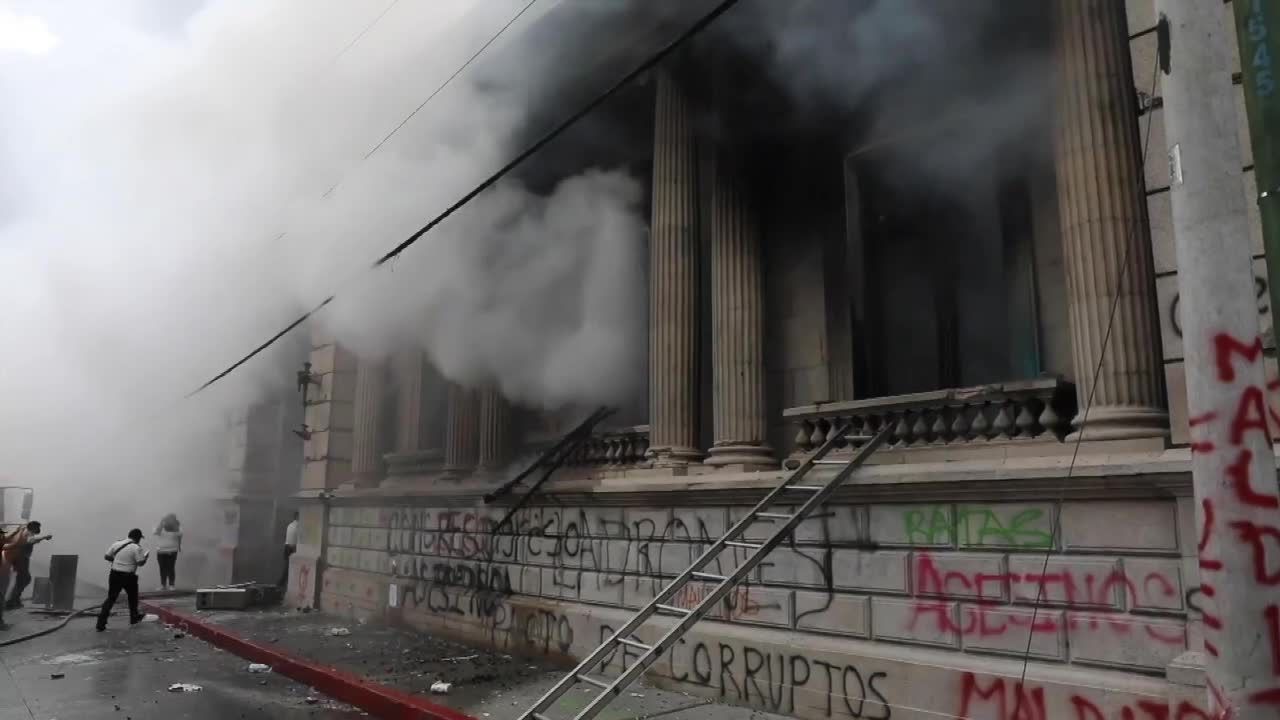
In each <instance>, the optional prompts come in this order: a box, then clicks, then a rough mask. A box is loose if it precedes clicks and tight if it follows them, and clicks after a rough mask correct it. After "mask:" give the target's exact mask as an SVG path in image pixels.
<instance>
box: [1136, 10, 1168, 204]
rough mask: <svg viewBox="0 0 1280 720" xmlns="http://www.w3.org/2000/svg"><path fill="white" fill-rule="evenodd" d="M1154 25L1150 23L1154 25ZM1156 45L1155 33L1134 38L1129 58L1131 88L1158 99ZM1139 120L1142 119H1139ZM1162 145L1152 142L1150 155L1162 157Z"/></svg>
mask: <svg viewBox="0 0 1280 720" xmlns="http://www.w3.org/2000/svg"><path fill="white" fill-rule="evenodd" d="M1154 24H1155V23H1152V25H1154ZM1156 45H1157V38H1156V34H1155V33H1147V34H1145V35H1142V36H1140V37H1136V38H1134V39H1132V40H1130V41H1129V56H1130V58H1131V59H1132V60H1133V62H1132V67H1133V87H1134V88H1135V89H1136V90H1137V91H1138V92H1143V93H1147V94H1148V95H1154V96H1155V97H1160V96H1161V95H1163V94H1164V93H1163V92H1162V91H1161V89H1160V83H1161V81H1162V80H1163V78H1162V77H1161V75H1163V73H1161V72H1159V71H1157V70H1156ZM1152 79H1154V80H1155V91H1154V92H1153V91H1152V89H1151V88H1152V85H1151V81H1152ZM1139 119H1140V120H1141V119H1142V118H1139ZM1138 127H1140V128H1142V130H1143V131H1144V137H1145V130H1146V123H1145V122H1142V123H1139V125H1138ZM1164 148H1165V146H1164V145H1156V144H1154V140H1153V141H1152V149H1151V152H1150V154H1152V155H1164ZM1168 184H1169V182H1168V175H1167V174H1166V175H1165V185H1168Z"/></svg>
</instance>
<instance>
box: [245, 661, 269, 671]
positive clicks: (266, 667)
mask: <svg viewBox="0 0 1280 720" xmlns="http://www.w3.org/2000/svg"><path fill="white" fill-rule="evenodd" d="M249 672H251V673H269V672H271V666H270V665H263V664H262V663H250V664H249Z"/></svg>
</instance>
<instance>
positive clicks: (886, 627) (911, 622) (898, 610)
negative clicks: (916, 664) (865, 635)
mask: <svg viewBox="0 0 1280 720" xmlns="http://www.w3.org/2000/svg"><path fill="white" fill-rule="evenodd" d="M959 610H960V605H959V603H955V602H949V601H945V600H936V601H935V600H899V599H894V598H884V597H873V598H871V634H872V636H873V637H874V638H875V639H876V640H896V641H899V642H907V643H919V644H922V645H936V646H939V647H947V648H959V647H960V632H959V630H960V624H959V618H958V615H959Z"/></svg>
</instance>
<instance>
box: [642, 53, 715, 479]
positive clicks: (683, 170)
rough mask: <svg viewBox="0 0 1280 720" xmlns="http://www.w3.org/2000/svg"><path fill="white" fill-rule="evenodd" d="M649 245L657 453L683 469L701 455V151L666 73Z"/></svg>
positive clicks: (660, 92) (681, 97)
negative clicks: (699, 332) (699, 214)
mask: <svg viewBox="0 0 1280 720" xmlns="http://www.w3.org/2000/svg"><path fill="white" fill-rule="evenodd" d="M655 105H656V107H655V111H654V137H653V217H652V223H651V224H652V227H653V230H652V233H651V235H650V239H649V427H650V430H649V433H650V449H649V454H650V455H651V456H652V457H653V458H654V462H655V464H657V465H683V464H687V463H689V462H691V461H697V460H698V459H700V458H701V457H702V453H701V451H700V450H699V449H698V392H697V389H698V233H697V226H698V182H697V147H696V145H695V143H694V134H693V123H692V118H691V117H690V110H689V103H688V99H687V97H686V95H685V93H684V90H683V88H682V87H681V86H680V84H679V83H678V82H677V80H676V78H674V77H672V75H671V73H670V72H669V71H664V72H661V73H659V74H658V83H657V98H656V101H655Z"/></svg>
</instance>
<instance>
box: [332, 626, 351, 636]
mask: <svg viewBox="0 0 1280 720" xmlns="http://www.w3.org/2000/svg"><path fill="white" fill-rule="evenodd" d="M350 634H351V631H350V630H348V629H347V628H344V627H336V628H329V635H331V636H333V637H346V636H348V635H350Z"/></svg>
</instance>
